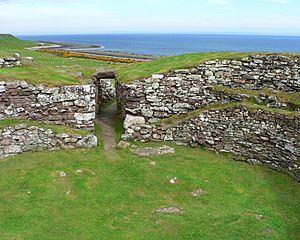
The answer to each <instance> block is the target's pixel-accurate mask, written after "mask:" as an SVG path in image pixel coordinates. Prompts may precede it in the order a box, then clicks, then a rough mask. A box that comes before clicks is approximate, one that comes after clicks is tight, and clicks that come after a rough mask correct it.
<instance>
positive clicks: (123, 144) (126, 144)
mask: <svg viewBox="0 0 300 240" xmlns="http://www.w3.org/2000/svg"><path fill="white" fill-rule="evenodd" d="M130 146H131V144H130V142H126V141H123V140H122V141H120V142H119V144H118V145H117V147H118V148H122V149H126V148H130Z"/></svg>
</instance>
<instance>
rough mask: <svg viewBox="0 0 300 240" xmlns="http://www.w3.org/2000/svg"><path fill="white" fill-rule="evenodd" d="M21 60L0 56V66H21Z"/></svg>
mask: <svg viewBox="0 0 300 240" xmlns="http://www.w3.org/2000/svg"><path fill="white" fill-rule="evenodd" d="M20 66H21V62H20V59H19V58H16V57H12V58H0V68H12V67H20Z"/></svg>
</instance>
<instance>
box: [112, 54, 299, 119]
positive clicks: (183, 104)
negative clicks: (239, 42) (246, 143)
mask: <svg viewBox="0 0 300 240" xmlns="http://www.w3.org/2000/svg"><path fill="white" fill-rule="evenodd" d="M216 84H218V85H223V86H228V87H231V88H242V89H249V90H259V89H262V88H269V89H273V90H274V91H285V92H299V91H300V59H299V58H292V57H285V56H279V55H253V56H249V57H245V58H243V59H241V60H214V61H207V62H205V63H203V64H200V65H199V66H198V67H197V68H192V69H181V70H176V71H174V72H171V73H167V74H155V75H153V76H152V77H150V78H147V79H140V80H136V81H133V82H132V83H130V84H126V83H122V82H118V85H117V98H118V104H119V106H120V109H121V112H122V115H123V117H125V116H126V115H127V114H130V115H134V116H143V117H144V118H145V120H146V122H148V123H154V122H156V121H158V120H159V119H161V118H168V117H170V116H172V115H174V114H182V113H186V112H189V111H192V110H195V109H198V108H202V107H204V106H207V105H209V104H212V103H217V102H218V103H225V102H230V101H240V100H242V99H244V98H245V97H248V96H247V95H226V94H221V93H220V92H217V91H214V90H213V85H216ZM256 100H257V101H258V102H259V101H266V102H267V103H268V104H269V105H270V106H271V107H280V108H285V107H287V103H285V102H284V101H282V100H279V99H277V98H276V97H275V96H261V97H260V98H259V99H256Z"/></svg>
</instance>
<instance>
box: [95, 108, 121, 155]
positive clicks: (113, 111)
mask: <svg viewBox="0 0 300 240" xmlns="http://www.w3.org/2000/svg"><path fill="white" fill-rule="evenodd" d="M116 116H117V104H116V103H113V104H111V105H109V106H108V107H106V108H104V109H103V110H102V111H101V113H100V116H99V118H98V119H97V121H98V123H99V125H100V127H101V130H102V133H103V138H104V150H105V151H107V150H109V149H111V148H113V147H115V146H116V133H115V126H114V124H115V119H116Z"/></svg>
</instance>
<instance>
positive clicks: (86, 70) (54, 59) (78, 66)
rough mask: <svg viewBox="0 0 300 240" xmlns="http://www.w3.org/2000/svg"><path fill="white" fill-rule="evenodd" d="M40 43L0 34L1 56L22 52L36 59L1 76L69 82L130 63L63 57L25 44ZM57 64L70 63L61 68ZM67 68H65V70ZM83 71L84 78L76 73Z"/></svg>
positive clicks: (8, 69)
mask: <svg viewBox="0 0 300 240" xmlns="http://www.w3.org/2000/svg"><path fill="white" fill-rule="evenodd" d="M33 46H36V43H35V42H30V41H23V40H19V39H17V38H14V37H12V36H9V35H0V57H2V56H4V57H7V56H10V57H12V55H13V54H14V53H16V52H17V53H20V54H21V56H22V57H26V56H31V57H33V58H34V63H33V64H29V63H24V62H23V66H22V67H16V68H5V69H0V80H1V79H4V80H7V79H12V80H14V79H20V80H27V81H29V82H32V83H44V84H48V85H55V86H56V85H66V84H79V83H85V82H86V80H87V79H89V78H91V76H92V74H93V73H94V72H95V71H96V69H97V68H110V69H119V68H121V67H124V66H126V64H120V63H112V62H103V61H97V60H89V59H80V58H62V57H58V56H55V55H52V54H48V53H41V52H34V51H28V50H25V48H28V47H33ZM57 66H66V67H63V68H58V67H57ZM61 71H65V72H61ZM76 72H82V73H83V74H84V76H85V77H84V78H83V79H81V78H76V77H75V76H72V74H74V73H76Z"/></svg>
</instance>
